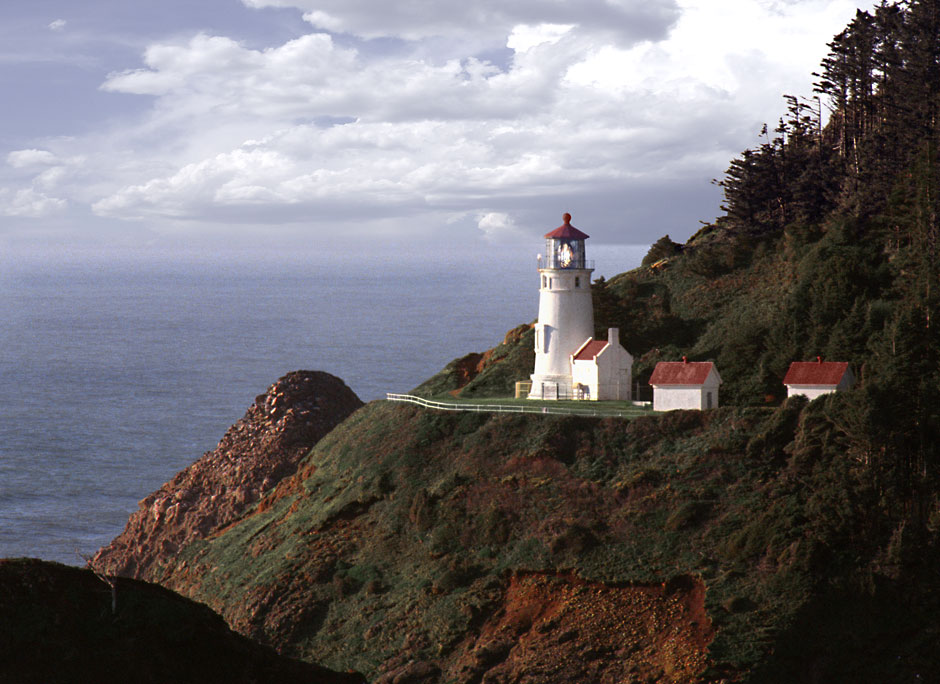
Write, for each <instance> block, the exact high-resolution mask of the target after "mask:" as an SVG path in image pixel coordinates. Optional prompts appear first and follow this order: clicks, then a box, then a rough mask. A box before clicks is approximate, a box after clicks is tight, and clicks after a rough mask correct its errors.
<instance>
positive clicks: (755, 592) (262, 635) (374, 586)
mask: <svg viewBox="0 0 940 684" xmlns="http://www.w3.org/2000/svg"><path fill="white" fill-rule="evenodd" d="M845 403H846V402H844V401H842V398H840V397H833V398H830V399H824V400H820V401H816V402H813V403H812V404H809V405H806V404H805V402H804V401H802V400H792V401H788V402H786V403H785V404H784V405H782V406H780V407H777V408H773V409H760V408H723V409H718V410H715V411H710V412H676V413H672V414H668V415H661V416H654V417H642V418H638V419H636V420H634V421H631V422H623V421H618V420H613V419H586V418H573V417H568V418H558V417H542V416H506V415H501V416H493V415H476V414H463V415H453V414H447V413H437V412H431V411H427V410H423V409H418V408H414V407H410V406H405V405H394V404H388V403H373V404H370V405H369V406H367V407H366V408H365V409H363V410H361V411H359V412H357V413H356V414H355V415H354V416H353V417H351V418H350V419H349V420H347V421H346V422H345V423H344V424H342V425H341V426H340V427H339V428H337V429H336V430H334V432H333V433H331V434H330V435H329V436H327V437H326V438H325V439H324V440H322V441H321V442H320V443H319V444H318V445H317V446H316V447H315V448H314V450H313V452H312V453H311V454H310V456H309V457H308V458H307V459H306V460H305V462H304V463H303V465H302V466H301V468H300V470H299V471H298V473H297V474H296V475H295V476H294V477H293V478H292V479H291V480H290V481H288V482H284V483H282V484H281V485H280V486H278V488H277V489H276V490H275V493H274V494H273V495H272V496H270V497H269V498H268V499H266V500H265V501H264V502H263V503H262V505H261V506H260V507H259V508H258V509H257V510H256V511H255V512H254V513H253V514H252V515H250V516H248V517H246V518H245V519H243V520H242V521H241V522H240V523H238V524H237V525H234V526H232V527H231V528H229V529H228V530H226V531H225V532H223V533H222V534H220V535H218V536H217V537H216V538H214V539H211V540H207V541H200V542H196V543H194V544H192V545H191V546H190V547H189V548H187V549H185V550H184V552H183V553H182V554H181V556H180V558H182V560H180V561H178V564H177V565H175V566H174V567H166V568H164V580H163V581H164V582H165V583H166V584H167V585H168V586H170V587H171V588H174V589H177V590H179V591H182V592H183V593H186V594H188V595H191V596H193V597H195V598H197V599H198V600H201V601H205V602H206V603H208V604H209V605H210V606H212V607H213V608H215V609H216V610H218V611H220V612H221V613H222V614H223V615H224V616H225V617H226V619H227V620H228V621H229V622H230V624H232V625H233V626H235V627H236V628H237V629H238V630H239V631H242V632H243V633H246V634H248V635H250V636H252V637H255V638H258V639H260V640H262V641H265V642H269V643H272V644H274V645H276V646H277V647H278V648H280V649H282V650H283V651H285V652H287V653H290V654H292V655H296V656H300V657H302V658H304V659H311V660H316V661H319V662H323V663H324V664H326V665H327V666H331V667H334V668H338V669H339V668H353V669H356V670H358V671H362V672H365V673H367V674H368V675H369V676H371V677H375V676H378V675H381V674H382V673H383V672H394V671H395V669H396V668H397V667H401V666H402V664H403V659H404V660H416V661H421V662H423V663H426V664H427V667H428V671H429V672H435V673H437V675H441V681H466V682H470V681H479V677H480V676H482V674H483V673H485V672H487V671H489V670H490V669H492V668H496V667H498V666H499V665H500V664H501V663H503V664H504V663H506V662H507V661H509V662H511V661H512V658H513V657H514V655H513V653H514V652H513V648H512V647H509V648H506V649H504V651H505V652H503V653H502V654H501V656H500V657H494V658H495V659H494V660H493V662H487V663H484V664H481V663H477V664H476V665H474V666H473V667H471V666H470V665H468V662H470V661H472V659H473V657H474V656H473V654H474V653H477V652H478V651H479V650H480V649H486V648H489V647H490V646H491V644H490V642H489V641H488V639H492V638H494V637H493V636H492V632H493V621H494V620H498V619H499V618H500V616H501V615H502V614H503V613H505V611H506V610H507V604H506V602H507V601H508V600H509V597H510V596H511V594H512V592H511V588H512V585H513V582H514V581H515V580H513V578H518V577H520V576H523V575H526V574H531V573H539V574H541V575H544V576H546V577H556V578H558V577H561V578H562V579H561V580H557V581H559V582H563V583H565V586H570V584H571V583H572V582H590V583H596V586H597V587H602V588H608V589H610V588H617V587H663V586H666V587H675V588H686V589H687V588H689V587H695V586H699V587H701V594H700V596H699V601H700V602H701V603H700V607H704V611H703V614H707V620H708V621H709V623H708V624H707V625H701V626H702V627H703V628H705V627H707V628H708V633H709V635H711V634H712V633H714V640H713V641H710V643H709V644H707V645H708V651H707V654H706V655H705V656H699V660H697V661H695V662H698V663H699V665H700V667H698V668H697V669H696V668H692V669H688V668H686V669H683V667H681V665H682V663H687V662H688V661H689V659H692V658H691V656H689V655H688V654H686V655H685V656H683V657H682V658H680V660H682V663H679V662H678V661H677V662H676V663H671V662H670V661H669V657H668V654H667V655H664V654H663V653H662V652H659V651H656V652H655V653H656V654H655V656H653V655H651V653H652V651H651V652H647V651H643V650H640V651H638V652H637V653H636V654H635V656H636V657H635V659H634V661H631V662H632V663H633V665H634V666H635V667H636V668H637V671H638V672H639V671H642V672H646V671H650V672H653V671H654V670H655V669H656V668H660V669H662V668H664V667H665V668H666V670H668V669H669V668H673V667H675V668H677V669H676V672H677V673H681V674H677V675H676V677H675V678H674V679H663V680H661V681H705V680H712V679H713V680H717V679H721V678H723V677H730V678H737V677H742V676H744V675H745V674H746V673H748V672H755V671H756V672H762V673H763V674H762V675H761V677H759V678H758V679H757V681H794V680H800V679H804V678H807V677H809V676H810V674H811V673H813V672H820V673H830V675H832V676H835V674H836V673H839V676H840V677H841V676H843V675H844V674H846V673H853V677H854V681H899V680H900V679H901V678H902V677H913V675H914V674H916V673H917V672H923V671H929V670H923V669H921V668H925V667H929V668H933V670H934V671H935V670H936V669H937V668H938V667H940V662H938V660H937V656H936V654H937V653H940V651H937V650H936V648H935V646H936V645H937V637H938V634H937V627H936V626H935V624H934V621H933V617H932V616H933V613H932V611H933V610H934V607H935V606H934V604H935V600H934V599H929V601H928V602H926V603H925V602H924V601H925V597H928V596H932V595H935V594H933V593H932V592H933V591H934V590H935V589H936V588H937V587H935V586H934V585H935V584H936V580H935V579H932V574H931V573H925V574H924V575H923V576H919V575H918V577H919V579H918V581H919V582H922V581H925V580H929V581H928V582H926V583H924V584H922V585H920V586H916V587H915V588H912V587H911V586H910V583H909V580H908V575H907V573H909V572H915V573H916V570H917V568H921V567H925V566H926V565H929V564H930V563H931V562H932V561H931V560H930V559H932V558H933V555H934V552H933V550H932V549H933V547H932V546H931V547H929V548H921V549H919V552H918V553H919V554H920V556H921V557H920V559H919V560H918V563H917V564H915V565H913V566H907V565H906V564H905V561H904V555H905V554H906V553H907V552H908V551H907V550H906V549H905V544H907V541H906V540H905V531H904V529H903V528H900V529H899V528H896V527H893V522H892V520H891V519H890V517H889V516H887V515H886V514H885V513H884V511H882V510H881V509H880V507H879V494H878V492H877V491H875V490H874V489H872V487H871V486H870V483H869V482H868V481H867V479H866V474H865V468H864V467H863V465H862V464H860V463H858V462H857V461H855V460H854V459H850V458H846V456H845V451H844V446H845V441H846V439H847V438H846V436H845V435H844V434H843V433H842V431H841V430H840V428H839V427H838V423H839V417H840V416H842V415H843V412H844V411H845V410H846V407H845ZM689 591H691V589H689ZM690 610H691V608H690ZM861 614H865V615H866V616H867V617H866V619H865V620H859V619H857V618H858V617H859V616H860V615H861ZM640 617H641V616H640V614H639V613H638V614H636V615H632V614H630V613H629V612H628V613H625V614H624V616H623V619H624V620H626V622H627V623H629V624H632V625H634V626H636V625H637V624H638V622H637V621H638V620H640ZM686 617H687V616H686ZM674 619H675V620H677V621H679V622H680V623H681V619H683V618H681V617H679V616H674ZM670 624H672V623H670V622H669V621H667V620H664V621H663V623H662V624H660V625H659V628H660V629H662V630H667V629H668V628H669V626H670ZM697 624H698V623H697ZM537 629H539V627H538V625H537V624H529V625H528V626H522V627H520V626H518V625H517V626H516V632H515V633H514V634H515V636H514V637H513V638H514V639H516V640H518V639H522V638H523V637H524V636H532V635H533V634H537V632H533V631H532V630H537ZM541 629H543V630H544V629H550V628H546V627H542V628H541ZM911 630H916V631H917V633H918V635H919V636H918V639H917V640H915V641H908V640H907V639H906V637H905V635H907V634H908V633H909V632H910V631H911ZM550 631H553V632H556V631H557V630H554V629H551V630H550ZM823 635H825V639H823V638H822V637H823ZM556 636H557V634H556ZM570 638H571V639H573V640H575V642H576V644H577V645H578V647H579V648H582V649H587V648H590V647H591V646H592V644H594V642H595V641H596V640H597V639H598V638H599V634H593V633H591V632H590V631H589V630H588V629H587V628H583V629H582V631H581V632H580V633H578V634H577V635H576V636H573V637H570ZM488 644H489V645H488ZM621 650H622V649H621ZM627 650H628V651H629V649H627ZM516 655H518V653H516ZM899 655H903V656H904V657H903V658H899V657H898V656H899ZM677 657H678V656H677ZM664 658H665V661H664V660H663V659H664ZM623 660H624V657H623V655H622V654H621V656H620V657H614V654H613V652H610V653H606V654H602V656H598V657H597V658H595V664H596V665H597V666H598V667H601V666H603V668H602V669H603V671H607V670H610V671H611V672H614V671H619V670H616V668H619V667H621V666H622V665H623ZM692 660H694V659H692ZM653 661H655V662H653ZM473 662H476V661H473ZM667 666H668V667H667ZM467 668H469V669H467ZM474 668H476V669H474ZM762 668H766V669H762ZM666 670H663V671H666ZM442 673H443V674H442ZM875 673H877V675H878V676H879V677H881V679H875V678H874V677H875ZM437 675H435V677H436V676H437ZM700 677H701V678H702V679H699V678H700ZM436 680H437V679H435V678H432V679H429V680H428V681H436ZM577 680H578V676H577V674H576V673H575V674H571V675H569V676H567V677H561V676H559V677H557V678H555V679H552V680H551V681H577ZM820 681H825V679H823V680H820Z"/></svg>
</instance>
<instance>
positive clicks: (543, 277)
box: [542, 276, 545, 287]
mask: <svg viewBox="0 0 940 684" xmlns="http://www.w3.org/2000/svg"><path fill="white" fill-rule="evenodd" d="M542 287H545V276H542Z"/></svg>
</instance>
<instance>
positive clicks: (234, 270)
mask: <svg viewBox="0 0 940 684" xmlns="http://www.w3.org/2000/svg"><path fill="white" fill-rule="evenodd" d="M530 251H532V250H531V249H523V248H518V249H514V250H506V249H504V250H500V251H499V252H498V253H494V252H491V251H487V252H483V253H481V254H478V255H475V256H473V255H467V254H464V253H461V254H456V253H451V254H448V253H443V254H440V253H439V254H426V255H417V254H415V255H404V256H402V255H401V254H398V255H396V256H395V257H394V258H392V257H389V256H386V255H382V254H355V255H350V254H346V255H333V256H329V257H325V256H323V255H315V254H310V255H297V254H293V255H281V256H272V255H268V256H267V257H253V256H247V255H234V256H228V257H224V258H223V257H214V258H206V257H181V256H180V255H169V254H162V255H157V254H151V255H145V256H141V255H134V256H126V255H125V256H123V257H120V258H114V259H110V258H104V257H94V258H92V257H87V256H85V257H75V258H63V257H58V258H56V259H54V260H46V259H43V258H37V257H36V256H35V255H34V256H32V257H31V258H25V259H13V258H6V259H0V267H2V270H0V295H2V296H0V406H2V409H0V558H2V557H17V556H31V557H39V558H44V559H47V560H56V561H60V562H64V563H69V564H73V565H78V564H82V563H83V562H84V561H83V557H87V556H90V555H92V554H94V552H95V551H96V550H97V549H98V548H99V547H101V546H103V545H105V544H107V543H108V542H109V541H110V540H111V539H112V538H114V537H115V536H116V535H117V534H118V533H120V531H121V530H122V529H123V527H124V524H125V523H126V521H127V518H128V516H129V515H130V514H131V513H132V512H133V511H134V510H136V508H137V502H138V501H139V500H140V499H142V498H143V497H145V496H146V495H147V494H149V493H150V492H152V491H154V490H155V489H157V488H158V487H160V485H161V484H163V483H164V482H166V481H167V480H169V479H170V478H171V477H172V476H173V475H174V474H175V473H176V472H178V471H179V470H181V469H182V468H184V467H186V466H187V465H189V464H190V463H192V462H193V461H194V460H196V459H197V458H199V457H200V456H201V455H202V454H203V453H204V452H205V451H207V450H210V449H212V448H214V447H215V445H216V444H217V443H218V440H219V439H220V438H221V437H222V435H223V434H224V432H225V430H226V429H227V428H228V426H229V425H231V424H232V423H234V422H235V421H236V420H238V419H239V418H240V417H241V416H242V415H243V414H244V412H245V410H246V409H247V408H248V406H250V405H251V403H252V401H253V400H254V397H255V396H256V395H257V394H260V393H261V392H263V391H264V390H265V389H266V388H267V387H268V386H269V385H271V384H272V383H273V382H274V381H275V380H277V379H278V378H279V377H281V376H282V375H284V374H285V373H287V372H289V371H292V370H300V369H309V370H324V371H327V372H329V373H333V374H334V375H337V376H339V377H341V378H342V379H343V380H344V381H345V382H346V384H348V385H349V386H350V387H351V388H352V389H353V390H354V391H355V392H356V393H357V394H358V395H359V396H360V398H362V399H363V400H365V401H370V400H375V399H380V398H382V397H384V395H385V393H386V392H406V391H408V390H410V389H412V388H413V387H415V386H416V385H418V384H420V383H421V382H422V381H423V380H424V379H426V378H428V377H430V376H431V375H433V374H434V373H436V372H437V371H438V370H440V369H441V368H442V367H443V366H444V365H445V364H446V363H447V362H448V361H450V360H451V359H453V358H455V357H458V356H462V355H464V354H466V353H469V352H472V351H483V350H485V349H487V348H489V347H492V346H494V345H496V344H498V343H499V342H500V341H501V340H502V338H503V335H504V334H505V332H506V331H507V330H509V329H511V328H513V327H515V326H516V325H518V324H520V323H527V322H531V321H532V320H534V319H535V318H536V316H537V313H538V279H537V274H536V271H535V259H534V254H529V252H530ZM645 251H646V247H624V246H617V247H614V246H610V247H605V246H603V245H601V246H593V249H592V253H591V257H592V258H593V259H594V260H596V262H597V267H598V270H597V271H596V272H595V274H594V275H595V277H597V276H598V275H601V274H604V275H606V276H608V277H609V276H611V275H614V274H616V273H619V272H622V271H624V270H628V269H630V268H633V267H635V266H636V265H637V264H638V263H639V260H640V259H641V258H642V256H643V254H644V253H645Z"/></svg>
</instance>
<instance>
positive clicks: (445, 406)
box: [385, 392, 636, 418]
mask: <svg viewBox="0 0 940 684" xmlns="http://www.w3.org/2000/svg"><path fill="white" fill-rule="evenodd" d="M385 397H386V399H388V400H389V401H401V402H405V403H407V404H416V405H417V406H423V407H425V408H430V409H438V410H440V411H477V412H485V413H542V414H554V415H559V416H599V417H604V418H634V417H636V411H635V410H633V411H617V410H616V409H609V408H608V409H604V408H584V409H581V408H574V407H569V406H545V405H544V404H541V405H537V406H527V405H525V404H471V403H464V402H461V403H457V402H449V401H432V400H431V399H424V398H423V397H416V396H414V395H413V394H394V393H392V392H389V393H387V394H386V395H385Z"/></svg>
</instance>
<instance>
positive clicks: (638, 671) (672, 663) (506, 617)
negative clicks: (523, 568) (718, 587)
mask: <svg viewBox="0 0 940 684" xmlns="http://www.w3.org/2000/svg"><path fill="white" fill-rule="evenodd" d="M704 601H705V588H704V586H703V585H702V583H701V581H700V580H697V579H695V578H691V577H680V578H676V579H675V580H672V581H670V582H668V583H666V584H664V585H659V584H657V585H642V586H611V585H606V584H600V583H595V582H585V581H583V580H580V579H578V578H577V577H574V576H571V575H547V574H520V575H516V576H514V577H513V578H512V580H511V582H510V585H509V588H508V590H507V592H506V596H505V600H504V603H503V605H502V607H501V608H500V609H499V610H498V611H497V612H496V613H494V614H493V615H492V616H491V617H490V618H489V619H488V620H487V621H486V622H485V623H484V625H483V627H482V630H481V632H480V634H479V637H478V638H477V639H476V640H475V641H474V642H471V643H468V644H466V645H465V647H464V648H462V649H458V650H459V655H458V656H457V658H456V659H455V660H454V661H453V662H452V663H450V665H449V667H448V669H447V671H446V672H445V676H444V677H443V680H445V681H449V680H453V681H457V682H467V683H469V682H485V683H492V684H496V683H497V682H516V683H525V682H531V683H532V684H535V682H539V683H540V684H547V683H550V682H558V683H561V682H565V683H572V682H598V683H604V682H611V683H613V682H628V681H629V682H675V683H679V682H693V681H696V680H697V677H698V675H699V674H701V673H702V672H703V671H704V670H705V668H706V667H707V665H708V663H709V661H708V656H707V652H706V649H707V647H708V644H709V643H710V642H711V640H712V638H713V636H714V631H713V629H712V625H711V621H710V620H709V618H708V616H707V615H706V613H705V605H704Z"/></svg>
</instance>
